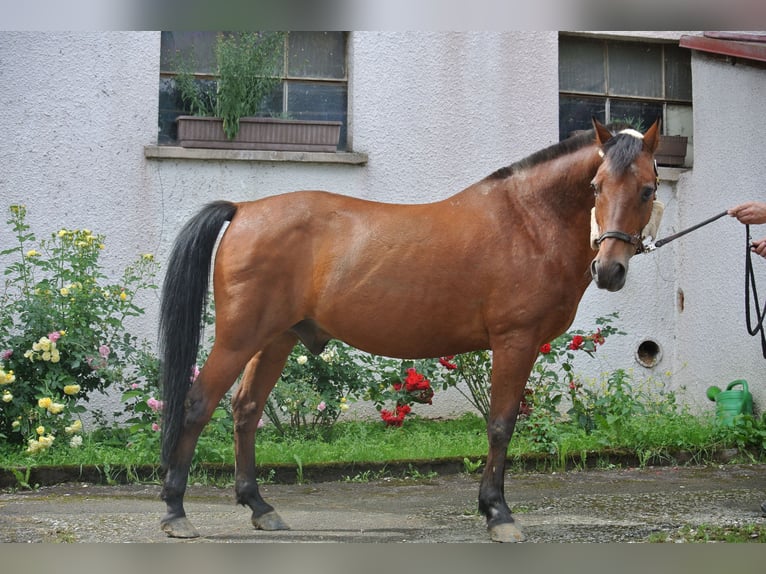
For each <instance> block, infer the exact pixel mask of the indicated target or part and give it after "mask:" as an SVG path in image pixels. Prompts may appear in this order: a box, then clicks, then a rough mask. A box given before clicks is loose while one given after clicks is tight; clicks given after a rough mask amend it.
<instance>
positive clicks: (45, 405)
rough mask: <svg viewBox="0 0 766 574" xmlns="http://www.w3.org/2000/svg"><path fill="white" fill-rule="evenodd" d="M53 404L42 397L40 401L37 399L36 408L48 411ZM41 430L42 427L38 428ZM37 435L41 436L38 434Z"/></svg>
mask: <svg viewBox="0 0 766 574" xmlns="http://www.w3.org/2000/svg"><path fill="white" fill-rule="evenodd" d="M52 404H53V401H52V400H51V399H50V398H49V397H43V398H42V399H37V406H38V407H40V408H41V409H48V408H50V406H51V405H52ZM40 428H42V427H40ZM38 434H42V433H39V432H38Z"/></svg>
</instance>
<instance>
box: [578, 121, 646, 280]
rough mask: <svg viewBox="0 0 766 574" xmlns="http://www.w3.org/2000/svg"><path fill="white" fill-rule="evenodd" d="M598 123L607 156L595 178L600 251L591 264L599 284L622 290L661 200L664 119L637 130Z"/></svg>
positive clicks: (596, 237) (599, 139) (596, 244)
mask: <svg viewBox="0 0 766 574" xmlns="http://www.w3.org/2000/svg"><path fill="white" fill-rule="evenodd" d="M593 125H594V127H595V131H596V140H597V142H598V144H599V145H600V146H601V149H600V152H599V153H600V154H601V155H602V157H603V158H604V159H603V162H602V163H601V165H600V166H599V168H598V171H596V175H595V177H594V178H593V180H592V181H591V187H592V188H593V192H594V193H595V194H596V206H595V207H594V209H593V217H592V219H593V221H592V227H593V230H592V240H593V241H592V246H593V248H594V249H598V254H597V255H596V258H595V259H594V260H593V262H592V263H591V268H590V269H591V275H592V277H593V281H595V283H596V285H597V286H598V287H599V288H601V289H607V290H609V291H618V290H620V289H622V287H623V286H624V285H625V278H626V276H627V273H628V261H629V260H630V258H631V257H632V256H633V255H635V254H636V253H637V252H639V251H640V250H641V249H642V243H641V242H642V239H643V237H644V236H646V235H648V233H647V232H644V228H645V227H646V226H647V224H648V223H649V221H650V219H651V218H652V214H653V211H654V212H655V214H656V213H657V211H658V209H657V208H658V207H659V206H660V205H661V204H658V205H657V206H655V198H656V193H657V168H656V164H655V162H654V150H655V149H656V148H657V142H658V140H659V126H660V121H659V119H658V120H657V121H656V122H654V124H653V125H652V126H651V127H650V128H649V129H648V130H646V132H645V133H644V134H641V133H639V132H637V131H635V130H623V131H621V132H619V133H617V134H612V132H610V131H609V130H608V129H607V128H606V127H605V126H603V125H602V124H600V123H599V122H598V121H596V120H595V119H594V120H593ZM660 211H661V210H660ZM659 215H661V212H660V213H659ZM654 231H655V232H656V226H655V230H654ZM651 235H652V236H653V237H654V236H655V233H651Z"/></svg>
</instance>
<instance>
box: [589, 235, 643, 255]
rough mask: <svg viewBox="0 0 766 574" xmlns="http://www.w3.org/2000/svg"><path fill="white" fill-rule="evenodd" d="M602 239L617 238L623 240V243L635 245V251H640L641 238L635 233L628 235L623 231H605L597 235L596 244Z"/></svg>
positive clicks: (599, 243)
mask: <svg viewBox="0 0 766 574" xmlns="http://www.w3.org/2000/svg"><path fill="white" fill-rule="evenodd" d="M604 239H619V240H620V241H624V242H625V243H630V244H631V245H633V246H635V247H636V253H640V251H641V249H640V248H641V247H642V245H641V238H640V237H639V236H638V234H637V233H636V234H635V235H629V234H627V233H625V232H624V231H605V232H604V233H602V234H601V235H600V236H599V238H598V239H596V245H601V242H602V241H603V240H604Z"/></svg>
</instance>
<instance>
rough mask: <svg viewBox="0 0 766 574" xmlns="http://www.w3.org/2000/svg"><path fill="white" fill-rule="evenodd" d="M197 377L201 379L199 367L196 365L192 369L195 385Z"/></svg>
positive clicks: (192, 378) (192, 379)
mask: <svg viewBox="0 0 766 574" xmlns="http://www.w3.org/2000/svg"><path fill="white" fill-rule="evenodd" d="M197 377H199V367H198V366H197V365H194V367H192V375H191V382H192V383H193V382H194V381H196V380H197Z"/></svg>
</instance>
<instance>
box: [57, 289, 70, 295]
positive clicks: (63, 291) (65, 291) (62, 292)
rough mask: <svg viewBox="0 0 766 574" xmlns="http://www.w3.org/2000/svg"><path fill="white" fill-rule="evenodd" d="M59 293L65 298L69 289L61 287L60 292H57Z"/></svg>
mask: <svg viewBox="0 0 766 574" xmlns="http://www.w3.org/2000/svg"><path fill="white" fill-rule="evenodd" d="M59 293H61V296H62V297H66V296H67V295H69V289H67V288H66V287H62V288H61V290H59Z"/></svg>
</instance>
